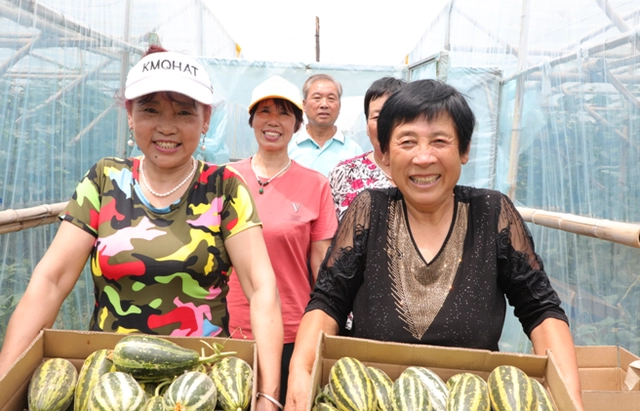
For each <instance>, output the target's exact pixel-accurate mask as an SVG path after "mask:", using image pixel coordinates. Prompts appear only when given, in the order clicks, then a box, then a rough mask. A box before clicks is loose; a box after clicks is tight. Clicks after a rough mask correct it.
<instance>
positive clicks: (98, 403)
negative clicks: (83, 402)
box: [87, 371, 148, 411]
mask: <svg viewBox="0 0 640 411" xmlns="http://www.w3.org/2000/svg"><path fill="white" fill-rule="evenodd" d="M147 398H148V397H147V394H146V393H145V392H144V389H142V387H140V384H138V382H137V381H136V380H135V379H134V378H133V377H132V376H131V375H130V374H127V373H124V372H120V371H114V372H110V373H107V374H104V375H103V376H102V377H100V379H98V382H97V383H96V385H94V387H93V389H92V390H91V394H90V395H89V405H88V407H87V410H88V411H142V410H143V409H144V406H145V404H146V402H147Z"/></svg>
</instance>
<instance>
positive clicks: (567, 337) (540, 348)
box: [531, 318, 583, 411]
mask: <svg viewBox="0 0 640 411" xmlns="http://www.w3.org/2000/svg"><path fill="white" fill-rule="evenodd" d="M531 342H532V343H533V350H534V352H535V353H536V354H538V355H547V350H551V352H552V353H553V357H554V358H555V359H556V362H557V363H558V368H560V373H561V374H562V377H563V379H564V380H565V381H566V382H567V387H568V388H569V394H570V395H571V397H572V398H573V400H574V401H575V403H576V405H577V406H578V411H582V410H583V405H582V391H581V388H580V374H579V372H578V362H577V359H576V351H575V347H574V345H573V337H572V336H571V331H570V330H569V325H567V323H565V322H564V321H562V320H558V319H556V318H547V319H546V320H544V321H542V322H541V323H540V325H538V326H537V327H536V328H534V329H533V330H532V331H531Z"/></svg>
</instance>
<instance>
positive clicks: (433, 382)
mask: <svg viewBox="0 0 640 411" xmlns="http://www.w3.org/2000/svg"><path fill="white" fill-rule="evenodd" d="M402 373H403V374H404V373H408V374H410V375H415V376H416V377H418V379H419V380H420V381H422V383H423V384H424V386H425V387H426V388H427V391H429V398H430V399H431V406H432V407H433V409H434V410H435V411H444V410H445V409H446V408H447V398H448V397H449V389H448V388H447V384H445V382H444V381H442V378H440V377H439V376H438V374H436V373H435V372H433V371H431V370H430V369H428V368H425V367H408V368H407V369H405V370H404V371H403V372H402Z"/></svg>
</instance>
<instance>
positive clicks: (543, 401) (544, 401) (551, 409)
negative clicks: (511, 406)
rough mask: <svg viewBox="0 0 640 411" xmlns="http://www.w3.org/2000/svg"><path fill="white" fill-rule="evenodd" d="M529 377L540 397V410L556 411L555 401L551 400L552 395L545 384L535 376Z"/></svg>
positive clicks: (537, 395)
mask: <svg viewBox="0 0 640 411" xmlns="http://www.w3.org/2000/svg"><path fill="white" fill-rule="evenodd" d="M529 379H530V380H531V383H532V384H533V390H534V391H535V392H536V397H538V411H556V407H555V406H554V405H553V401H551V396H550V395H549V393H548V392H547V390H546V389H545V388H544V385H542V383H541V382H540V381H538V380H536V379H535V378H531V377H529Z"/></svg>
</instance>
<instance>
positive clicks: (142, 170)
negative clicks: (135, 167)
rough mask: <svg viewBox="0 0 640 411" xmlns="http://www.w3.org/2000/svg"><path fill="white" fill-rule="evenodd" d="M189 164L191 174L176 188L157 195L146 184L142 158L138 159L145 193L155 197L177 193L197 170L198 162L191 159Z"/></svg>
mask: <svg viewBox="0 0 640 411" xmlns="http://www.w3.org/2000/svg"><path fill="white" fill-rule="evenodd" d="M191 164H193V168H192V169H191V172H190V173H189V175H188V176H186V177H185V179H184V180H182V181H181V182H180V183H178V185H177V186H175V187H173V188H172V189H171V190H169V191H167V192H166V193H158V192H156V191H154V190H153V189H152V188H151V186H149V183H148V182H147V179H146V178H145V176H144V157H142V158H141V159H140V179H141V180H142V184H144V187H145V188H146V189H147V191H149V192H150V193H151V194H153V195H154V196H156V197H160V198H162V197H168V196H170V195H171V194H173V193H175V192H176V191H178V189H179V188H180V187H182V186H183V185H185V183H186V182H187V181H189V180H191V178H192V177H193V175H194V174H195V172H196V169H197V168H198V162H197V161H196V160H195V159H194V158H193V157H191Z"/></svg>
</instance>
